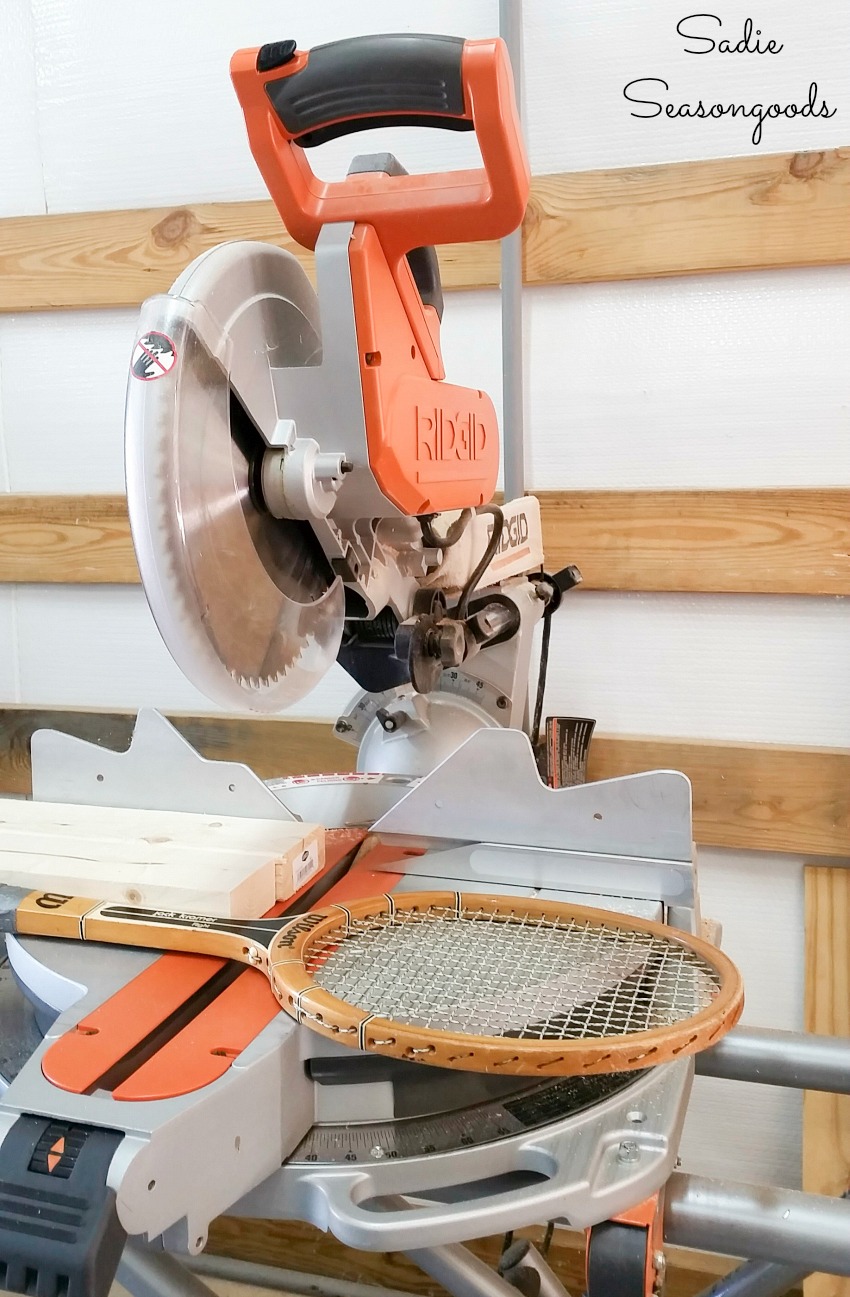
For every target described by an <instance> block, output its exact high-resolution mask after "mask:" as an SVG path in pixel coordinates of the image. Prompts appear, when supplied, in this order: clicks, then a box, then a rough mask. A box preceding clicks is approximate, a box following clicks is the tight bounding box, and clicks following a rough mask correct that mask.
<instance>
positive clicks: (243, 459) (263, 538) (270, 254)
mask: <svg viewBox="0 0 850 1297" xmlns="http://www.w3.org/2000/svg"><path fill="white" fill-rule="evenodd" d="M272 359H273V361H274V365H275V367H276V368H280V367H297V366H301V365H309V364H317V363H319V361H320V360H321V333H320V328H319V322H318V304H317V302H316V298H315V294H314V293H313V290H312V288H311V286H310V283H309V281H308V280H307V277H306V275H305V274H304V272H303V270H302V269H301V267H300V266H299V265H298V262H297V261H296V260H295V258H294V257H293V256H291V254H289V253H286V252H284V251H283V250H281V249H279V248H275V247H272V246H271V245H268V244H261V243H247V242H240V243H230V244H222V245H221V246H219V247H217V248H214V249H212V250H211V251H210V252H207V253H204V254H203V255H202V256H201V257H199V258H198V259H197V260H196V261H194V262H193V263H192V265H191V266H189V268H188V269H187V270H186V271H184V273H183V274H182V275H181V276H180V278H179V279H178V280H177V282H176V283H175V284H174V286H173V287H172V289H171V291H170V293H168V294H167V295H163V296H159V297H153V298H150V299H149V300H148V301H147V302H146V303H145V304H144V306H143V308H142V313H141V318H140V322H139V334H138V337H137V341H136V344H135V347H134V351H133V357H132V361H131V368H130V375H129V379H128V391H127V409H126V429H125V462H126V476H127V497H128V506H129V513H130V526H131V531H132V535H133V544H134V546H135V550H136V557H137V560H138V564H139V570H140V573H141V577H142V584H143V586H144V589H145V594H146V595H147V599H148V603H149V604H150V607H151V611H152V613H153V616H154V619H155V621H156V623H157V626H158V628H159V631H160V633H161V635H162V637H163V639H164V641H165V643H166V646H167V647H168V649H169V651H170V653H171V655H172V657H173V658H174V659H175V661H176V662H177V664H178V666H179V667H180V668H181V670H182V671H183V673H184V674H185V675H186V676H187V677H188V678H189V679H190V680H191V681H192V682H193V684H195V685H196V686H197V687H198V688H199V689H200V690H201V691H202V692H203V693H205V694H206V695H207V696H208V697H209V698H212V699H213V700H214V701H215V702H218V703H220V704H222V705H223V706H225V707H230V708H240V709H242V708H246V707H247V708H249V709H251V710H255V711H263V712H271V711H278V710H280V709H281V708H283V707H286V706H288V705H289V704H291V703H293V702H295V701H297V700H298V699H299V698H302V697H304V696H305V695H306V694H307V693H309V692H310V690H311V689H313V687H314V686H315V685H316V684H317V683H318V681H319V680H320V679H321V678H322V676H323V675H324V674H325V672H326V671H327V670H328V668H329V667H330V666H331V664H332V663H333V662H334V660H335V659H336V655H337V651H338V649H339V644H340V639H341V636H342V629H343V622H344V591H343V588H342V584H341V582H340V580H339V579H338V578H335V577H334V574H333V572H332V570H331V568H330V565H329V563H328V561H327V559H326V557H325V555H324V553H323V551H322V549H321V546H320V545H319V543H318V540H317V539H316V536H315V534H314V533H313V530H312V528H311V527H310V526H309V524H308V523H306V522H294V521H289V520H281V519H277V518H274V517H273V516H272V515H271V514H270V513H269V512H268V510H267V509H266V508H265V506H264V504H263V501H262V495H261V492H260V486H259V478H260V466H261V463H262V458H263V455H264V453H265V451H266V450H267V440H268V437H269V436H270V435H271V434H272V432H273V429H274V425H275V423H276V422H277V420H278V418H279V417H281V418H285V417H286V411H280V412H278V411H277V409H276V406H275V401H274V392H273V387H272V381H271V373H270V361H271V360H272ZM263 434H266V435H265V436H264V435H263Z"/></svg>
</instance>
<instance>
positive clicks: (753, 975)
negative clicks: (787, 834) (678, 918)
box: [681, 847, 805, 1188]
mask: <svg viewBox="0 0 850 1297" xmlns="http://www.w3.org/2000/svg"><path fill="white" fill-rule="evenodd" d="M804 863H805V862H804V861H803V860H802V858H800V857H796V856H781V855H769V854H768V853H766V852H754V851H747V852H732V851H720V850H718V849H716V848H707V847H705V848H703V849H702V850H701V851H700V853H699V882H700V895H701V900H702V909H703V913H704V914H706V915H709V916H710V917H711V918H719V919H722V921H723V949H724V950H725V951H726V953H727V954H728V955H729V956H730V957H731V958H732V959H734V960H735V962H736V964H737V965H738V967H739V968H740V969H741V972H742V974H743V977H744V984H745V987H746V996H747V1001H746V1006H745V1009H744V1017H743V1021H744V1023H746V1024H748V1025H750V1026H756V1027H776V1028H780V1029H783V1030H786V1031H802V1029H803V975H804V959H803V928H802V924H801V921H800V919H801V915H802V913H803V866H804ZM801 1123H802V1095H801V1094H800V1093H799V1092H795V1091H793V1090H785V1089H780V1088H774V1087H772V1086H766V1085H749V1084H747V1085H744V1084H741V1082H739V1081H721V1080H718V1079H717V1078H715V1077H707V1076H704V1077H697V1078H696V1081H695V1083H694V1090H693V1095H692V1098H691V1104H690V1107H689V1109H688V1119H687V1122H686V1125H685V1134H684V1139H683V1141H682V1148H681V1156H682V1166H683V1169H684V1170H685V1171H690V1172H692V1173H693V1174H695V1175H708V1176H718V1177H724V1176H727V1177H728V1176H730V1175H731V1174H733V1173H734V1175H735V1176H737V1177H738V1178H740V1179H743V1180H750V1181H755V1182H756V1183H763V1184H784V1185H788V1186H789V1188H799V1187H800V1179H801V1151H802V1125H801ZM709 1132H710V1134H709ZM733 1169H734V1171H733Z"/></svg>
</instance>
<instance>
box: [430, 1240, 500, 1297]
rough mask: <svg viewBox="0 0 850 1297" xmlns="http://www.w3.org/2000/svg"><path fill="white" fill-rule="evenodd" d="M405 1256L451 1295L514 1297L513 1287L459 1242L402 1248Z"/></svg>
mask: <svg viewBox="0 0 850 1297" xmlns="http://www.w3.org/2000/svg"><path fill="white" fill-rule="evenodd" d="M405 1256H406V1257H409V1259H410V1260H411V1261H413V1262H414V1264H415V1265H418V1266H419V1268H420V1270H424V1271H425V1273H426V1274H429V1275H430V1276H431V1278H432V1279H436V1281H437V1283H439V1284H442V1286H443V1287H444V1288H445V1289H446V1290H447V1291H448V1292H450V1293H451V1294H452V1297H517V1292H516V1289H515V1288H512V1287H511V1285H510V1284H509V1283H508V1282H507V1280H505V1279H502V1278H500V1277H499V1275H497V1274H496V1272H495V1270H491V1268H490V1266H488V1265H487V1263H486V1262H485V1261H481V1260H479V1258H478V1257H477V1256H475V1254H474V1253H473V1252H470V1250H469V1248H466V1247H464V1246H463V1245H462V1244H461V1243H448V1244H445V1245H444V1246H442V1247H421V1248H416V1249H415V1250H414V1251H413V1252H405Z"/></svg>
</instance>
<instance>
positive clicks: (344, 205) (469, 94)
mask: <svg viewBox="0 0 850 1297" xmlns="http://www.w3.org/2000/svg"><path fill="white" fill-rule="evenodd" d="M257 55H258V51H257V50H256V49H251V50H240V51H239V52H238V53H237V54H235V55H234V56H233V59H232V61H231V76H232V78H233V84H234V86H235V88H236V93H237V95H238V97H239V101H240V103H241V105H242V109H243V112H244V114H245V121H246V125H247V129H248V138H249V141H250V145H251V150H252V153H253V155H254V158H255V160H256V162H257V165H258V167H259V169H260V171H261V173H262V176H263V179H264V180H265V183H266V185H267V187H268V190H269V193H270V194H271V197H272V198H273V200H274V202H275V204H276V206H277V208H278V211H279V212H280V214H281V216H282V218H283V221H284V224H285V225H286V228H287V229H288V230H289V233H290V234H291V235H292V237H293V238H294V239H296V240H297V241H298V242H299V243H301V244H303V245H304V246H305V247H308V248H313V247H315V245H316V241H317V239H318V237H319V233H320V231H321V228H322V226H323V225H325V224H328V223H330V222H353V223H354V226H355V229H354V234H353V238H352V240H351V243H350V254H349V261H350V266H351V286H352V296H353V302H354V314H355V322H356V328H357V342H358V351H359V361H360V375H361V386H362V392H363V404H364V414H365V421H366V435H367V444H368V454H369V464H370V468H371V470H372V473H373V474H374V476H375V479H376V480H377V482H378V485H379V487H380V488H381V491H382V492H383V494H384V495H385V496H386V497H387V498H388V499H389V500H390V501H392V503H393V504H394V505H395V506H396V507H397V508H398V509H400V510H401V511H402V512H403V513H405V514H422V513H431V512H439V511H440V510H444V509H461V508H467V507H473V506H476V505H480V504H483V503H484V502H485V501H487V500H489V499H490V498H491V497H492V495H493V492H494V490H495V487H496V479H497V475H498V467H499V434H498V424H497V420H496V412H495V409H494V407H493V403H492V401H491V400H490V398H489V397H488V396H487V395H486V394H485V393H483V392H481V391H479V390H478V389H476V388H465V387H459V386H456V385H453V384H449V383H445V382H444V381H443V379H444V377H445V369H444V367H443V361H442V356H441V353H440V325H439V319H438V317H437V313H436V311H435V310H434V308H433V307H432V306H426V305H423V302H422V299H421V298H420V296H419V292H418V290H417V288H416V284H415V283H414V280H413V276H412V274H411V271H410V268H409V265H408V262H407V259H406V254H407V253H408V252H409V251H410V250H411V249H413V248H417V247H422V246H424V245H429V244H440V243H450V242H451V243H456V242H474V241H477V240H482V239H497V238H501V237H503V236H504V235H506V234H509V233H510V232H511V231H512V230H514V229H516V227H517V226H518V225H519V224H520V222H521V221H522V218H523V215H524V213H525V207H526V203H527V201H528V192H529V185H530V175H529V168H528V161H527V159H526V155H525V148H524V145H523V140H522V134H521V130H520V124H519V118H518V115H517V109H516V103H515V99H514V87H513V75H512V72H511V66H510V60H509V57H508V53H507V49H506V47H505V44H504V42H503V41H501V40H499V39H494V40H483V41H467V42H466V43H465V45H464V47H463V53H462V58H461V73H462V82H463V94H464V107H465V112H464V115H463V119H464V120H468V121H470V122H472V124H473V126H474V128H475V132H476V135H477V138H478V143H479V148H480V151H481V160H482V163H483V166H482V167H480V168H475V169H470V170H462V171H454V172H445V173H431V174H428V175H418V176H417V175H401V176H389V175H385V174H384V173H383V172H367V173H359V174H355V175H351V176H348V177H347V178H346V179H345V180H343V181H324V180H320V179H319V178H318V177H317V176H316V175H315V174H314V172H313V170H312V168H311V167H310V164H309V162H308V161H307V157H306V155H305V150H304V149H303V148H302V147H301V146H300V145H299V144H298V142H297V140H296V139H295V137H293V136H292V135H290V134H289V132H288V131H287V130H286V128H285V126H284V125H283V123H282V122H281V120H280V119H279V117H278V116H277V114H276V112H275V111H274V108H273V107H272V104H271V101H270V99H269V97H268V94H267V93H266V86H267V83H268V82H270V81H276V80H279V79H280V78H281V77H283V76H291V75H297V74H298V72H299V71H300V70H301V69H303V68H304V67H305V66H306V63H307V61H308V60H309V57H310V55H309V51H298V52H297V53H296V54H295V56H294V58H293V59H292V61H291V62H290V63H288V64H287V65H286V66H284V67H277V68H275V69H274V70H272V71H270V72H265V73H261V72H258V71H257ZM387 115H388V116H393V113H392V105H389V106H388V110H387Z"/></svg>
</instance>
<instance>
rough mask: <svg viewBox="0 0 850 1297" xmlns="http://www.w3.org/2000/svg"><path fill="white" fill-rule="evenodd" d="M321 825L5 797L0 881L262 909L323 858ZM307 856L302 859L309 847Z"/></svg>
mask: <svg viewBox="0 0 850 1297" xmlns="http://www.w3.org/2000/svg"><path fill="white" fill-rule="evenodd" d="M321 835H322V830H320V829H319V827H318V826H317V825H312V824H302V823H300V822H291V821H287V820H264V819H246V818H241V817H239V816H234V815H221V816H218V815H196V814H190V813H188V812H183V811H158V810H135V809H132V810H131V809H126V808H121V807H118V808H113V807H100V806H72V805H64V804H62V803H59V802H29V801H17V800H14V799H11V798H9V799H6V800H5V801H3V802H2V803H0V882H3V883H6V884H8V885H9V886H12V887H27V888H30V889H33V890H35V889H36V888H39V887H41V888H44V889H45V890H49V891H56V892H60V893H63V894H65V895H71V896H84V897H92V898H93V899H95V900H104V901H123V902H126V903H128V904H130V905H141V906H145V907H149V908H155V909H156V908H166V909H187V910H193V911H198V912H200V913H204V914H217V915H222V916H224V917H228V918H247V917H252V916H256V915H259V914H264V913H265V912H266V911H267V910H269V909H271V907H272V906H273V905H274V903H275V901H276V900H282V899H285V898H286V897H288V896H291V895H292V893H293V892H294V891H296V890H297V887H298V886H301V885H302V884H303V882H304V881H306V878H301V882H299V883H297V884H296V881H295V879H294V877H293V875H294V874H297V875H298V877H301V874H302V873H303V872H304V869H305V868H309V869H311V871H312V873H317V872H318V870H319V869H320V867H321V863H322V861H323V858H324V857H323V853H322V851H321ZM305 856H306V859H304V857H305Z"/></svg>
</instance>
